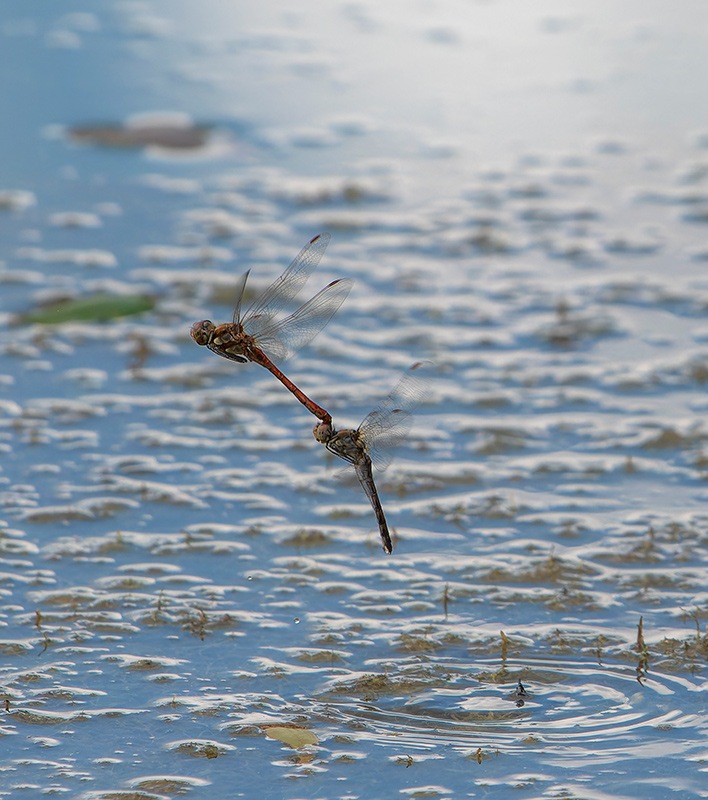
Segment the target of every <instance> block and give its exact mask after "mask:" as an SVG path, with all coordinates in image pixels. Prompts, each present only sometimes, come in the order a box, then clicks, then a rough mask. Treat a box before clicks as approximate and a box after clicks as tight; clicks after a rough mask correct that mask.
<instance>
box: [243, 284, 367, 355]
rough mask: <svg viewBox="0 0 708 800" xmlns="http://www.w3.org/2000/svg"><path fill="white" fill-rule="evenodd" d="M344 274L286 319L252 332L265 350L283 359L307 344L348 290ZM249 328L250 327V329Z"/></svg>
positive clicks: (330, 317)
mask: <svg viewBox="0 0 708 800" xmlns="http://www.w3.org/2000/svg"><path fill="white" fill-rule="evenodd" d="M351 288H352V281H350V280H349V279H347V278H344V279H341V280H337V281H332V283H330V284H329V285H328V286H325V288H324V289H322V291H321V292H318V293H317V294H316V295H315V296H314V297H312V298H311V299H310V300H308V301H307V302H306V303H304V304H303V305H301V306H300V308H298V309H297V311H295V312H294V313H292V314H291V315H290V316H289V317H286V318H285V319H281V320H278V321H276V322H272V323H271V324H270V325H268V326H266V327H263V328H261V329H260V331H259V332H258V333H254V334H253V336H254V338H255V339H256V342H257V344H258V346H259V347H260V348H262V349H263V350H264V352H265V353H266V354H267V355H269V356H270V357H271V358H273V359H278V360H283V359H285V358H287V357H288V356H291V355H292V354H293V353H295V352H297V351H298V350H299V349H300V348H301V347H304V346H305V345H306V344H309V343H310V342H311V341H312V340H313V339H314V338H315V336H317V334H318V333H319V332H320V331H321V330H322V328H324V327H325V325H326V324H327V323H328V322H329V321H330V319H332V317H333V316H334V314H335V313H336V312H337V310H338V309H339V307H340V306H341V305H342V303H343V302H344V301H345V300H346V298H347V295H348V294H349V292H350V291H351ZM249 332H250V331H249Z"/></svg>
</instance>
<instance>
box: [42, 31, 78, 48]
mask: <svg viewBox="0 0 708 800" xmlns="http://www.w3.org/2000/svg"><path fill="white" fill-rule="evenodd" d="M44 42H45V44H46V45H47V47H56V48H61V49H64V50H79V49H80V48H81V37H80V36H79V35H78V34H77V33H74V31H69V30H66V29H63V30H54V31H49V33H48V34H47V35H46V36H45V37H44Z"/></svg>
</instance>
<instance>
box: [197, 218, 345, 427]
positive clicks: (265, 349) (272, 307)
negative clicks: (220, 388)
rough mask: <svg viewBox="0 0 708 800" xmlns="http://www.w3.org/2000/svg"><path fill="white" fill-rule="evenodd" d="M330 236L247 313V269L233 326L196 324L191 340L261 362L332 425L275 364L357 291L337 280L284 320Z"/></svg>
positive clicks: (303, 254)
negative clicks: (283, 313)
mask: <svg viewBox="0 0 708 800" xmlns="http://www.w3.org/2000/svg"><path fill="white" fill-rule="evenodd" d="M330 238H331V237H330V235H329V234H328V233H321V234H319V235H318V236H315V237H314V239H311V240H310V241H309V242H308V243H307V244H306V245H305V246H304V247H303V248H302V250H301V251H300V252H299V253H298V254H297V256H295V258H294V260H293V262H292V263H291V264H290V266H289V267H288V268H287V269H286V270H285V272H283V274H282V275H281V276H280V277H279V278H277V279H276V280H275V281H274V282H273V283H272V284H271V285H270V286H269V287H268V288H267V289H266V290H265V291H264V292H263V294H262V295H261V296H260V297H259V298H258V299H257V300H256V301H255V302H254V303H253V305H251V306H250V308H249V309H248V310H247V311H246V312H245V313H244V314H243V315H242V314H241V304H242V301H243V295H244V292H245V290H246V282H247V281H248V276H249V275H250V272H251V271H250V270H247V271H246V272H245V273H244V274H243V275H242V276H241V279H240V281H239V284H238V287H237V294H236V308H235V309H234V314H233V318H232V321H231V322H226V323H224V324H222V325H215V324H214V323H213V322H212V321H211V320H210V319H204V320H201V321H200V322H195V323H194V324H193V325H192V328H191V330H190V335H191V337H192V339H193V340H194V341H195V342H196V343H197V344H198V345H201V346H203V347H207V348H209V350H211V351H212V353H216V354H217V355H218V356H222V357H223V358H228V359H230V360H231V361H237V362H239V363H240V364H245V363H247V362H249V361H252V362H254V363H255V364H260V365H261V366H262V367H265V368H266V369H267V370H268V371H269V372H270V373H271V374H272V375H274V376H275V377H276V378H277V379H278V380H279V381H280V382H281V383H282V384H283V385H284V386H285V388H286V389H288V390H289V391H291V392H292V393H293V394H294V395H295V397H296V398H297V399H298V400H299V401H300V402H301V403H302V404H303V405H304V406H305V408H306V409H307V410H308V411H309V412H310V413H311V414H314V415H315V416H316V417H317V419H319V420H320V421H321V422H322V423H326V424H331V422H332V417H331V415H330V413H329V412H328V411H327V410H326V409H324V408H322V406H320V405H318V404H317V403H315V402H314V400H311V399H310V398H309V397H308V396H307V395H306V394H305V393H304V392H303V391H302V390H301V389H299V388H298V387H297V386H296V385H295V384H294V383H293V382H292V381H291V380H290V379H289V378H288V377H287V376H286V375H284V374H283V372H281V370H280V369H279V368H278V367H277V366H276V364H277V363H278V362H280V361H284V360H285V359H286V358H288V357H289V356H291V355H293V353H295V352H296V351H297V350H299V349H300V348H301V347H304V346H305V345H306V344H308V343H309V342H311V341H312V340H313V339H314V338H315V336H317V334H318V333H319V332H320V331H321V330H322V328H324V326H325V325H326V324H327V323H328V322H329V321H330V319H331V318H332V316H333V315H334V314H335V313H336V311H337V310H338V309H339V307H340V306H341V305H342V303H343V302H344V301H345V300H346V298H347V295H348V294H349V292H350V290H351V288H352V281H350V280H349V279H347V278H343V279H340V280H336V281H332V282H331V283H330V284H328V285H327V286H325V288H324V289H322V291H320V292H318V293H317V294H316V295H315V296H314V297H312V298H310V299H309V300H308V301H307V302H306V303H304V304H303V305H301V306H300V308H298V309H297V310H296V311H294V312H293V313H292V314H290V315H289V316H286V317H282V311H283V310H284V309H285V308H286V307H287V306H288V304H289V303H290V302H291V301H292V299H293V298H294V297H295V296H296V295H297V294H298V292H299V291H300V290H301V289H302V287H303V286H304V284H305V282H306V281H307V279H308V278H309V277H310V275H311V274H312V272H313V271H314V269H315V268H316V267H317V265H318V264H319V263H320V259H321V258H322V255H323V254H324V251H325V250H326V248H327V245H328V244H329V240H330Z"/></svg>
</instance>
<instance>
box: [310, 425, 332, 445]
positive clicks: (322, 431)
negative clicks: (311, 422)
mask: <svg viewBox="0 0 708 800" xmlns="http://www.w3.org/2000/svg"><path fill="white" fill-rule="evenodd" d="M334 433H335V431H334V428H333V427H332V424H331V423H330V422H318V423H317V425H315V427H314V428H313V429H312V435H313V436H314V437H315V439H316V440H317V441H318V442H319V443H320V444H327V442H328V441H329V440H330V439H331V438H332V437H333V436H334Z"/></svg>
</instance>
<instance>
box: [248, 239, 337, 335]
mask: <svg viewBox="0 0 708 800" xmlns="http://www.w3.org/2000/svg"><path fill="white" fill-rule="evenodd" d="M330 238H331V237H330V235H329V234H328V233H321V234H320V235H319V236H315V238H314V239H311V240H310V241H309V242H308V243H307V244H306V245H305V246H304V247H303V248H302V250H300V252H299V253H298V254H297V255H296V256H295V258H294V259H293V261H292V263H291V264H290V266H289V267H288V268H287V269H286V270H285V272H283V274H282V275H281V276H280V277H279V278H277V279H276V280H275V281H273V283H271V285H270V286H269V287H268V288H267V289H266V290H265V291H264V292H263V294H262V295H261V296H260V297H259V298H258V300H256V301H255V302H254V303H253V305H252V306H251V307H250V308H249V309H248V311H247V312H246V313H245V314H244V317H243V320H242V322H243V326H244V329H245V330H246V331H247V332H248V333H250V334H252V335H254V336H256V335H257V333H258V331H262V330H263V329H264V328H266V327H267V326H268V325H270V323H271V322H272V321H273V319H274V317H275V316H276V315H277V314H278V313H279V312H281V311H282V310H283V308H285V307H286V306H287V305H288V304H289V303H290V301H291V300H292V299H293V298H294V297H295V295H296V294H297V293H298V292H299V291H300V289H302V287H303V286H304V285H305V282H306V281H307V279H308V278H309V277H310V275H311V274H312V272H313V270H314V269H315V267H316V266H317V265H318V264H319V263H320V259H321V258H322V255H323V254H324V251H325V250H326V249H327V245H328V244H329V240H330Z"/></svg>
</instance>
